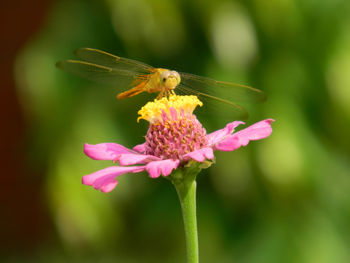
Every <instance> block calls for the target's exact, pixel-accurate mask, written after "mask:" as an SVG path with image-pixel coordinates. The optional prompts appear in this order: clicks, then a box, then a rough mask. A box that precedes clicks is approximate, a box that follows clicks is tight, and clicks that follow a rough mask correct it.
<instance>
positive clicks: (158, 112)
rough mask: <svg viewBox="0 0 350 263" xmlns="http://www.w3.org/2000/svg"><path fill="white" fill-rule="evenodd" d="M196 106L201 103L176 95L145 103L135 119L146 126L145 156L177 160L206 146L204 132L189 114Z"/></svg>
mask: <svg viewBox="0 0 350 263" xmlns="http://www.w3.org/2000/svg"><path fill="white" fill-rule="evenodd" d="M197 105H200V106H201V105H202V102H201V101H200V100H199V99H198V98H197V97H196V96H177V95H171V96H169V98H166V97H164V98H161V99H160V100H155V101H154V102H149V103H147V104H146V105H145V106H144V107H143V108H142V109H141V110H140V111H139V114H140V117H139V119H146V120H148V121H149V122H150V127H149V129H148V132H147V135H146V154H150V155H154V156H157V157H160V158H162V159H169V158H171V159H180V160H181V159H182V156H183V155H184V154H186V153H189V152H192V151H195V150H198V149H200V148H202V147H204V146H206V145H207V143H208V142H207V139H206V131H205V129H204V128H203V127H202V125H201V123H200V122H199V121H198V120H197V118H196V116H195V115H194V114H193V111H194V109H195V108H196V106H197Z"/></svg>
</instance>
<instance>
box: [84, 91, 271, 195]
mask: <svg viewBox="0 0 350 263" xmlns="http://www.w3.org/2000/svg"><path fill="white" fill-rule="evenodd" d="M198 105H199V106H202V103H201V102H200V101H199V100H198V98H197V97H196V96H177V95H171V96H170V97H169V98H162V99H160V100H157V99H156V100H155V101H154V102H149V103H147V104H146V105H145V106H144V107H143V108H142V109H141V110H140V111H139V115H140V117H139V119H145V120H147V121H149V122H150V127H149V129H148V132H147V135H146V142H145V143H143V144H140V145H137V146H135V147H134V148H133V149H128V148H126V147H124V146H122V145H120V144H117V143H100V144H96V145H91V144H85V145H84V153H85V154H86V155H87V156H89V157H90V158H92V159H94V160H111V161H113V162H118V163H119V165H120V166H111V167H108V168H105V169H102V170H99V171H97V172H94V173H92V174H89V175H85V176H84V177H83V184H86V185H91V186H93V187H94V188H95V189H99V190H101V191H102V192H105V193H106V192H110V191H111V190H113V189H114V187H115V186H116V185H117V184H118V181H117V180H116V177H118V176H120V175H122V174H125V173H139V172H141V171H147V172H148V173H149V175H150V177H151V178H157V177H159V176H160V175H162V176H168V175H169V174H170V173H171V172H172V171H173V170H174V169H177V168H180V167H184V166H185V165H186V164H188V163H189V162H190V161H195V162H199V163H203V162H208V161H209V162H210V160H213V159H214V151H215V150H219V151H234V150H236V149H238V148H240V147H241V146H246V145H247V144H248V143H249V142H250V141H252V140H260V139H264V138H266V137H268V136H269V135H270V134H271V132H272V128H271V123H272V122H273V120H272V119H266V120H263V121H260V122H257V123H255V124H253V125H251V126H249V127H248V128H245V129H243V130H240V131H238V132H234V131H235V128H236V127H237V126H238V125H241V124H244V122H242V121H234V122H231V123H229V124H227V125H226V127H225V128H223V129H221V130H217V131H215V132H212V133H210V134H207V133H206V130H205V129H204V128H203V127H202V125H201V123H200V122H199V121H198V120H197V118H196V116H195V115H194V114H193V111H194V109H195V108H196V106H198Z"/></svg>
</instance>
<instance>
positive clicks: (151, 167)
mask: <svg viewBox="0 0 350 263" xmlns="http://www.w3.org/2000/svg"><path fill="white" fill-rule="evenodd" d="M179 163H180V161H179V160H172V159H167V160H162V161H154V162H150V163H148V164H147V165H146V171H147V172H148V173H149V175H150V177H151V178H157V177H159V176H160V175H161V174H162V175H163V176H168V175H169V174H170V173H171V171H172V170H173V169H176V168H177V167H178V166H179Z"/></svg>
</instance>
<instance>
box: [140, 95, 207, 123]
mask: <svg viewBox="0 0 350 263" xmlns="http://www.w3.org/2000/svg"><path fill="white" fill-rule="evenodd" d="M202 105H203V103H202V102H201V101H200V100H199V99H198V97H197V96H193V95H191V96H178V95H175V94H172V95H170V96H169V97H163V98H161V99H155V100H154V101H153V102H148V103H147V104H146V105H145V106H143V107H142V108H141V110H139V112H138V114H139V115H140V116H139V117H138V119H137V121H139V120H140V119H144V120H147V121H149V122H150V123H157V122H160V121H162V114H164V113H165V114H167V115H169V114H170V115H172V117H173V119H177V118H178V119H179V118H181V115H183V114H192V113H193V111H194V110H195V108H196V107H197V106H200V107H201V106H202Z"/></svg>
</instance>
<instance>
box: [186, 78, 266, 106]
mask: <svg viewBox="0 0 350 263" xmlns="http://www.w3.org/2000/svg"><path fill="white" fill-rule="evenodd" d="M180 76H181V83H182V84H183V85H184V86H186V87H190V88H191V89H192V90H194V91H196V92H199V93H202V95H204V94H205V95H206V96H207V97H208V98H209V97H211V96H213V97H215V99H216V100H217V98H216V97H220V98H223V100H225V101H227V102H261V101H264V100H266V95H265V93H264V92H262V91H261V90H258V89H254V88H252V87H249V86H245V85H240V84H235V83H231V82H224V81H217V80H213V79H210V78H205V77H200V76H196V75H193V74H189V73H180ZM233 104H234V103H233ZM235 105H236V104H235Z"/></svg>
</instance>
